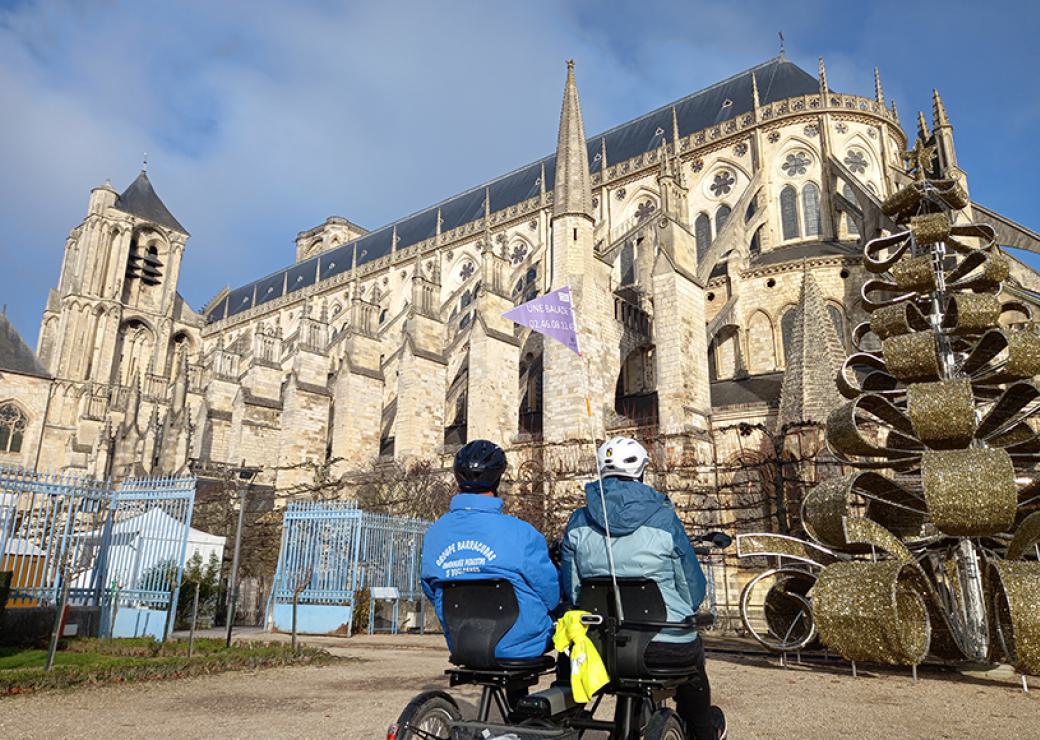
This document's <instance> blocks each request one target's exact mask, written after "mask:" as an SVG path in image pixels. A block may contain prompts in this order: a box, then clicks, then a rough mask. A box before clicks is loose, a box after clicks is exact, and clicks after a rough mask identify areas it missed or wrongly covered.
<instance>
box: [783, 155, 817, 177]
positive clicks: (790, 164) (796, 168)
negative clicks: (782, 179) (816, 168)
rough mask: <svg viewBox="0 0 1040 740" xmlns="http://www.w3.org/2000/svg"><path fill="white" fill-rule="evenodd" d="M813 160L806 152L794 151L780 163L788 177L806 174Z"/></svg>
mask: <svg viewBox="0 0 1040 740" xmlns="http://www.w3.org/2000/svg"><path fill="white" fill-rule="evenodd" d="M811 161H812V160H810V159H809V156H808V155H807V154H806V153H805V152H792V153H791V154H788V155H787V157H785V158H784V163H783V164H782V165H780V169H782V170H783V171H784V174H785V175H787V176H788V177H794V176H795V175H804V174H805V171H806V169H807V168H808V167H809V164H810V163H811Z"/></svg>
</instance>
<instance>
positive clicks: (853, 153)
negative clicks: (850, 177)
mask: <svg viewBox="0 0 1040 740" xmlns="http://www.w3.org/2000/svg"><path fill="white" fill-rule="evenodd" d="M844 161H845V166H846V167H848V168H849V170H851V171H852V172H855V173H856V174H857V175H862V174H863V173H864V172H866V171H867V167H868V166H870V165H869V163H868V162H867V157H866V155H864V154H863V152H861V151H860V150H859V149H849V151H848V153H846V154H845V160H844Z"/></svg>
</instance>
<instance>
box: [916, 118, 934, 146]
mask: <svg viewBox="0 0 1040 740" xmlns="http://www.w3.org/2000/svg"><path fill="white" fill-rule="evenodd" d="M917 135H918V136H919V137H920V138H921V140H922V141H927V140H928V137H929V136H931V135H932V134H931V132H930V131H928V121H926V120H925V119H924V113H923V112H921V111H917Z"/></svg>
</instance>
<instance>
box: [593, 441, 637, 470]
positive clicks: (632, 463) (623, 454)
mask: <svg viewBox="0 0 1040 740" xmlns="http://www.w3.org/2000/svg"><path fill="white" fill-rule="evenodd" d="M596 464H597V465H598V466H599V472H600V475H602V476H603V477H604V478H609V477H611V476H623V477H626V478H638V477H639V476H641V475H642V474H643V471H644V470H646V466H647V465H649V464H650V456H649V455H648V454H647V452H646V448H645V447H643V445H641V444H639V443H638V442H636V441H635V440H634V439H630V438H628V437H614V438H612V439H608V440H607V441H606V442H604V443H603V444H602V445H600V448H599V450H597V452H596Z"/></svg>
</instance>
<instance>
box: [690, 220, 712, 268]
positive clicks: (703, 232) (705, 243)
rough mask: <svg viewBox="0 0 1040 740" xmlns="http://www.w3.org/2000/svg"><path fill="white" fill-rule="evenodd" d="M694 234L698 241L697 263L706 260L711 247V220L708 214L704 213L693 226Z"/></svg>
mask: <svg viewBox="0 0 1040 740" xmlns="http://www.w3.org/2000/svg"><path fill="white" fill-rule="evenodd" d="M693 233H694V236H695V238H696V240H697V261H698V262H699V261H700V260H703V259H704V255H705V254H707V253H708V247H710V246H711V219H710V218H708V214H707V213H702V214H701V215H699V216H698V217H697V220H696V221H695V222H694V224H693Z"/></svg>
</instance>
